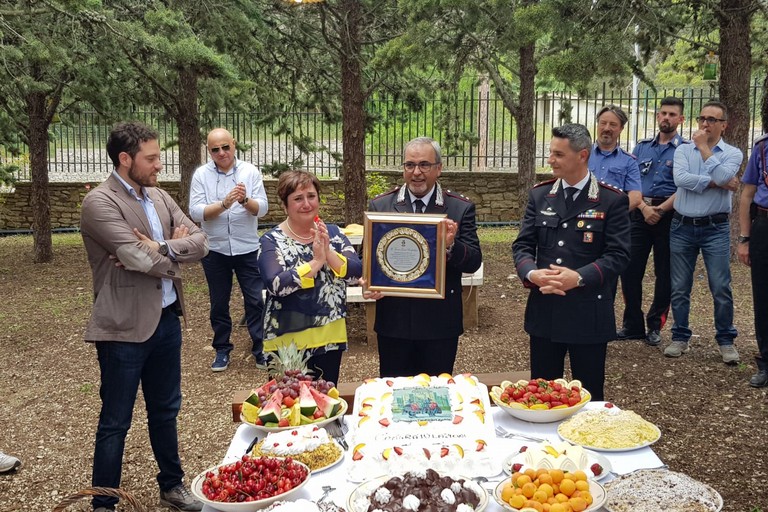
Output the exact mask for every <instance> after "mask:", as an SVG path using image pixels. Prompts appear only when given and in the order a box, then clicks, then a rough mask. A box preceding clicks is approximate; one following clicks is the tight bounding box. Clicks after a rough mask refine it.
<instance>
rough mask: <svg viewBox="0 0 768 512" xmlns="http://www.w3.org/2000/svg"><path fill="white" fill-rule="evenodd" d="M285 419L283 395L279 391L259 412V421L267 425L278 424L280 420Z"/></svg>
mask: <svg viewBox="0 0 768 512" xmlns="http://www.w3.org/2000/svg"><path fill="white" fill-rule="evenodd" d="M282 417H283V394H282V393H281V392H280V391H279V390H278V391H275V393H274V394H273V395H272V396H271V397H269V400H267V403H265V404H264V407H262V408H261V411H260V412H259V419H260V420H261V421H262V422H264V424H265V425H266V424H267V423H277V422H278V421H280V418H282Z"/></svg>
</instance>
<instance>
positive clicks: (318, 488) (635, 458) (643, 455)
mask: <svg viewBox="0 0 768 512" xmlns="http://www.w3.org/2000/svg"><path fill="white" fill-rule="evenodd" d="M604 404H605V402H590V403H588V404H587V405H586V406H585V408H584V410H588V409H598V408H602V407H603V406H604ZM491 411H492V414H493V421H494V424H495V425H496V426H497V427H502V428H504V429H505V430H507V431H509V432H516V433H520V434H525V435H529V436H536V437H541V438H545V439H548V440H551V441H552V442H559V441H560V437H559V436H558V434H557V426H558V425H559V422H558V423H529V422H524V421H520V420H518V419H516V418H513V417H511V416H509V415H508V414H507V413H505V412H504V411H503V410H501V409H499V408H498V407H492V408H491ZM351 419H354V418H352V417H351V416H347V417H346V418H345V420H346V421H348V422H349V421H350V420H351ZM264 435H266V434H264V433H263V432H260V431H259V430H257V429H255V428H253V427H251V426H250V425H246V424H242V425H240V427H238V429H237V431H236V432H235V436H234V438H233V439H232V442H231V443H230V445H229V448H228V449H227V453H226V455H225V456H224V460H223V461H222V463H230V462H233V461H236V460H238V459H240V457H242V456H243V455H244V454H245V450H246V449H247V448H248V445H249V444H250V443H251V441H253V439H254V437H256V436H259V437H263V436H264ZM495 442H496V445H495V446H496V448H497V452H498V454H499V462H501V460H503V459H504V458H505V457H507V456H508V455H510V454H514V453H517V452H518V451H519V449H520V447H521V446H523V445H530V444H533V442H531V441H526V440H524V439H517V438H515V439H501V438H498V439H496V441H495ZM601 454H602V455H604V456H605V458H606V459H608V461H609V462H610V463H611V466H612V468H613V472H615V473H618V474H625V473H629V472H631V471H634V470H637V469H642V468H657V467H659V466H663V465H664V464H663V462H662V461H661V459H659V457H658V456H657V455H656V454H655V453H654V451H653V450H652V449H651V448H650V447H645V448H640V449H637V450H631V451H624V452H601ZM349 457H350V452H346V453H345V458H344V460H343V461H342V462H341V463H340V464H337V465H336V466H334V467H331V468H328V469H326V470H323V471H320V472H318V473H314V474H312V475H311V477H310V479H309V481H308V482H307V484H306V485H305V486H304V487H303V488H302V489H301V490H299V491H298V492H297V494H295V495H292V496H291V499H292V500H296V499H300V498H304V499H307V500H312V501H315V500H317V499H318V498H319V497H320V496H322V495H323V491H322V488H323V486H332V487H334V488H335V490H334V491H333V492H332V493H331V494H330V498H331V499H332V500H333V501H334V502H335V503H336V504H337V505H339V506H343V507H345V508H346V501H347V497H348V496H349V495H350V493H351V492H352V491H353V489H354V488H355V487H356V486H357V485H358V483H355V482H349V481H348V480H347V468H346V467H345V465H346V464H347V462H348V458H349ZM467 476H472V475H467ZM506 477H507V475H506V474H504V473H499V474H498V475H497V476H496V477H493V478H489V481H488V482H487V483H483V484H482V486H483V487H485V488H486V490H487V491H488V492H489V495H491V497H490V500H489V505H488V507H487V508H486V509H485V510H486V511H488V512H500V511H503V510H504V509H503V508H502V507H501V506H500V505H499V504H498V503H496V501H495V500H494V499H493V496H492V495H493V489H494V488H495V487H496V485H498V483H499V482H500V481H501V480H503V479H504V478H506ZM611 478H612V476H611V475H608V476H607V477H606V478H605V479H604V480H602V481H601V482H602V483H605V482H606V481H608V480H610V479H611ZM600 510H602V509H600ZM203 511H204V512H216V509H215V508H212V507H210V506H207V505H206V506H205V507H204V508H203Z"/></svg>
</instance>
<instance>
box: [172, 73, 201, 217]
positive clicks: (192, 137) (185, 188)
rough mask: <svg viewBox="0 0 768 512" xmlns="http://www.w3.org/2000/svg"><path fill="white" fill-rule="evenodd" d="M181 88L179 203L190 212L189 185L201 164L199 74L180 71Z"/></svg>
mask: <svg viewBox="0 0 768 512" xmlns="http://www.w3.org/2000/svg"><path fill="white" fill-rule="evenodd" d="M179 80H180V84H179V85H180V90H179V97H178V100H177V104H178V109H179V110H178V112H177V116H176V123H178V125H179V126H178V127H179V166H180V176H181V177H180V180H181V183H180V185H179V198H178V204H179V206H180V207H181V209H182V210H184V211H185V212H189V187H190V186H191V185H192V175H193V174H194V173H195V169H197V168H198V167H199V166H200V116H199V107H198V103H197V74H196V73H195V72H194V71H191V70H184V71H181V72H180V73H179Z"/></svg>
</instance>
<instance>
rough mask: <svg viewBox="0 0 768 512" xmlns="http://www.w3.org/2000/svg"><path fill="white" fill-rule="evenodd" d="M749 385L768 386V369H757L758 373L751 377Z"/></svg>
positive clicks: (754, 386) (755, 386)
mask: <svg viewBox="0 0 768 512" xmlns="http://www.w3.org/2000/svg"><path fill="white" fill-rule="evenodd" d="M749 385H750V386H752V387H753V388H764V387H765V386H768V370H757V373H756V374H754V375H753V376H752V378H751V379H749Z"/></svg>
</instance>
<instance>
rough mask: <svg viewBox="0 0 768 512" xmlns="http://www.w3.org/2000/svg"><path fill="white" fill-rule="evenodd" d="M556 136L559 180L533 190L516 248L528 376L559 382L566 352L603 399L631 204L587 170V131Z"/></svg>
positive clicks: (553, 149)
mask: <svg viewBox="0 0 768 512" xmlns="http://www.w3.org/2000/svg"><path fill="white" fill-rule="evenodd" d="M552 136H553V138H552V141H551V142H550V150H549V151H550V154H549V159H548V161H547V162H548V163H549V165H550V166H551V167H552V173H553V174H554V175H555V177H556V179H555V180H551V181H547V182H544V183H541V184H539V185H538V186H536V187H534V188H533V189H532V190H531V191H530V193H529V196H528V205H527V207H526V210H525V216H524V218H523V221H522V226H521V228H520V234H519V235H518V237H517V239H516V240H515V242H514V243H513V244H512V253H513V256H514V260H515V266H516V268H517V273H518V275H519V276H520V279H521V281H522V282H523V284H524V285H525V286H526V287H527V288H531V293H530V295H529V296H528V304H527V306H526V309H525V331H526V332H527V333H528V334H529V335H530V348H531V377H532V378H544V379H555V378H560V377H562V376H563V372H564V369H565V355H566V354H569V357H570V362H571V370H572V374H573V378H574V379H578V380H580V381H581V382H582V384H583V386H584V387H585V388H586V389H587V390H588V391H589V392H590V393H591V394H592V398H593V399H594V400H603V398H604V393H603V384H604V381H605V356H606V351H607V344H608V341H610V340H612V339H613V338H614V337H615V335H616V321H615V316H614V310H613V289H614V288H615V286H616V280H617V279H618V277H619V274H620V273H621V272H622V271H623V270H624V269H625V268H626V266H627V264H628V263H629V231H630V230H629V216H628V215H627V208H628V205H629V201H628V198H627V196H626V195H625V194H624V193H623V192H621V191H620V190H618V189H616V188H614V187H612V186H610V185H606V184H603V183H600V182H599V181H598V180H597V178H596V177H595V176H594V175H593V174H592V173H590V172H589V170H588V168H587V161H588V160H589V154H590V149H591V146H592V140H591V137H590V135H589V131H588V130H587V128H586V127H585V126H583V125H580V124H566V125H563V126H561V127H559V128H554V129H553V130H552ZM566 194H567V196H566Z"/></svg>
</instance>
